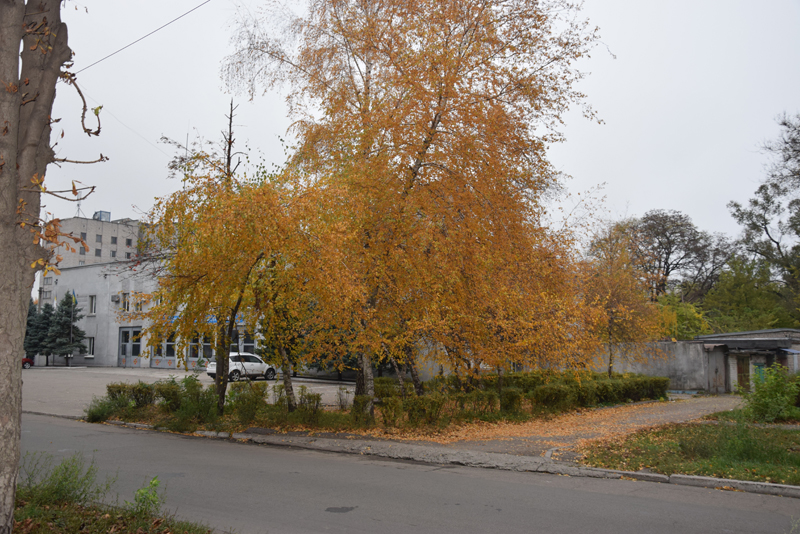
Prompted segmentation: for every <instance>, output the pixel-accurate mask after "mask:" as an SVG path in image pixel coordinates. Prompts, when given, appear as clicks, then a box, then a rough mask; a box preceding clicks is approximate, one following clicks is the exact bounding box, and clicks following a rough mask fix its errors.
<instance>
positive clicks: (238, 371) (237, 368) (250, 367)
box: [206, 352, 276, 382]
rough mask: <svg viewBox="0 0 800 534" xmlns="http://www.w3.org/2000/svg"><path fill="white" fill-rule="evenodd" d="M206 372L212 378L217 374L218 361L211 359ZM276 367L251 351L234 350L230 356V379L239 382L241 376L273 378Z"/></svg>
mask: <svg viewBox="0 0 800 534" xmlns="http://www.w3.org/2000/svg"><path fill="white" fill-rule="evenodd" d="M206 373H207V374H208V376H210V377H211V378H215V377H216V376H217V362H216V361H215V360H211V361H210V362H208V367H206ZM275 374H276V371H275V367H273V366H272V365H269V364H268V363H265V362H264V360H262V359H261V358H259V357H258V356H256V355H255V354H250V353H249V352H232V353H231V355H230V356H229V357H228V379H229V380H230V381H231V382H237V381H238V380H239V379H241V378H252V379H254V380H255V379H256V378H260V377H264V380H272V379H273V378H275Z"/></svg>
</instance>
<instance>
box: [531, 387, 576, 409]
mask: <svg viewBox="0 0 800 534" xmlns="http://www.w3.org/2000/svg"><path fill="white" fill-rule="evenodd" d="M576 389H577V388H575V387H572V386H567V385H564V384H545V385H543V386H539V387H537V388H536V389H534V390H533V393H532V394H531V395H530V398H531V401H532V402H533V403H535V404H536V406H537V407H538V408H540V409H543V410H544V411H552V412H563V411H567V410H569V409H571V408H573V407H574V406H575V405H576V401H577V395H576Z"/></svg>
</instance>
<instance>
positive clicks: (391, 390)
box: [374, 376, 400, 399]
mask: <svg viewBox="0 0 800 534" xmlns="http://www.w3.org/2000/svg"><path fill="white" fill-rule="evenodd" d="M374 384H375V397H376V398H378V399H385V398H388V397H399V396H400V383H399V382H398V381H397V380H395V379H394V378H389V377H385V376H384V377H378V378H376V379H375V380H374Z"/></svg>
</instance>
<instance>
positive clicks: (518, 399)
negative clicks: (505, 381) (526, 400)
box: [500, 388, 522, 413]
mask: <svg viewBox="0 0 800 534" xmlns="http://www.w3.org/2000/svg"><path fill="white" fill-rule="evenodd" d="M521 410H522V389H520V388H503V392H502V393H501V394H500V411H501V412H504V413H519V412H520V411H521Z"/></svg>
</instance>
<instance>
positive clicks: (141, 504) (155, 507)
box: [125, 477, 164, 520]
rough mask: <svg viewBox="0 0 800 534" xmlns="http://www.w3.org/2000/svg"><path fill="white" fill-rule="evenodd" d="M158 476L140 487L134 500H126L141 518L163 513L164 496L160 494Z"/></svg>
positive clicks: (144, 518) (134, 513) (135, 493)
mask: <svg viewBox="0 0 800 534" xmlns="http://www.w3.org/2000/svg"><path fill="white" fill-rule="evenodd" d="M159 485H160V483H159V482H158V477H153V479H152V480H151V481H150V482H149V483H147V484H146V485H145V486H144V487H142V488H139V489H138V490H136V491H135V492H134V494H133V502H132V503H131V502H128V501H125V504H126V505H127V506H128V508H129V509H130V511H131V512H132V513H133V515H135V516H137V517H138V518H139V519H143V520H147V519H149V518H151V517H153V516H157V515H159V514H160V513H161V506H162V505H163V504H164V496H163V495H159V494H158V486H159Z"/></svg>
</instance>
